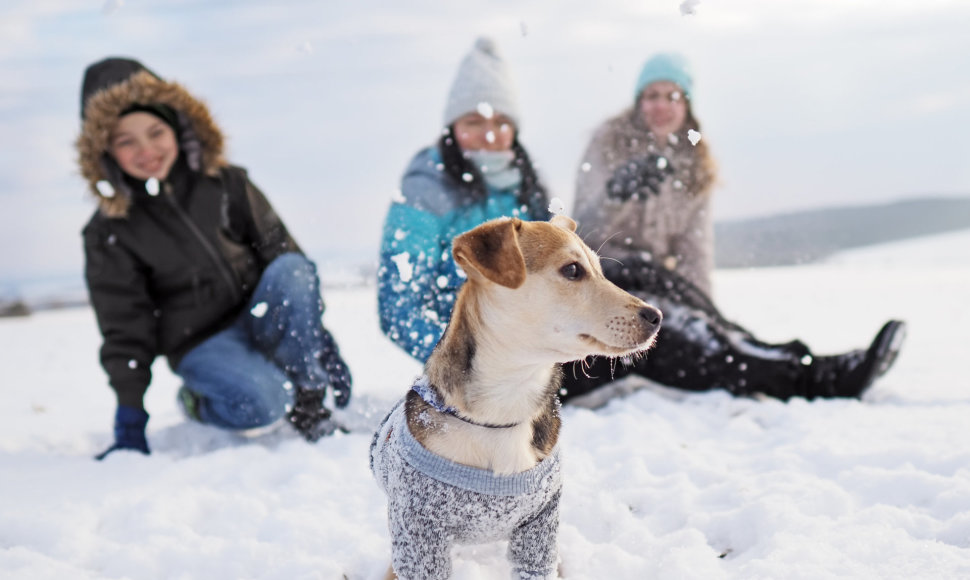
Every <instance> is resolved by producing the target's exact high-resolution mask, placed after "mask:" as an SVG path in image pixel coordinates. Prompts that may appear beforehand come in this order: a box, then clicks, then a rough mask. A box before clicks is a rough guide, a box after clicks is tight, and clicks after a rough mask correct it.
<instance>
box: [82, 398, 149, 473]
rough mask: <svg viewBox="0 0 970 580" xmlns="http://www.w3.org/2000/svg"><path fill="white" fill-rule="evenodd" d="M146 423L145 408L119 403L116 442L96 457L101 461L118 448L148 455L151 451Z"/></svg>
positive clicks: (116, 416) (116, 415)
mask: <svg viewBox="0 0 970 580" xmlns="http://www.w3.org/2000/svg"><path fill="white" fill-rule="evenodd" d="M146 425H148V413H146V412H145V410H144V409H136V408H135V407H128V406H126V405H118V411H117V412H116V413H115V442H114V444H113V445H111V447H108V448H107V449H106V450H105V451H104V452H103V453H101V454H99V455H95V457H94V458H95V459H97V460H98V461H101V460H102V459H104V458H105V457H107V456H108V454H109V453H111V452H112V451H117V450H118V449H132V450H135V451H141V452H142V453H144V454H145V455H148V454H149V453H151V451H150V450H149V449H148V440H147V439H145V426H146Z"/></svg>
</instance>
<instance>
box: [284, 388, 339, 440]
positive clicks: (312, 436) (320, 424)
mask: <svg viewBox="0 0 970 580" xmlns="http://www.w3.org/2000/svg"><path fill="white" fill-rule="evenodd" d="M326 394H327V391H326V389H303V388H298V389H297V391H296V397H295V399H294V402H293V408H292V409H290V410H289V412H287V414H286V419H287V420H288V421H289V422H290V424H291V425H293V428H294V429H296V430H297V431H298V432H299V433H300V434H301V435H303V437H304V438H305V439H306V440H307V441H309V442H311V443H313V442H314V441H317V440H318V439H320V438H321V437H326V436H327V435H331V434H333V433H334V432H335V431H337V430H338V429H339V430H341V431H344V432H346V429H343V428H342V427H341V426H340V425H338V424H337V423H336V422H335V421H334V420H333V419H332V418H331V417H330V409H327V408H326V407H324V406H323V399H324V396H325V395H326Z"/></svg>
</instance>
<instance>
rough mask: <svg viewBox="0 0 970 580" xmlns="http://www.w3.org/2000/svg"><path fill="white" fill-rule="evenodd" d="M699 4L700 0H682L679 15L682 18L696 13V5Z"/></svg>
mask: <svg viewBox="0 0 970 580" xmlns="http://www.w3.org/2000/svg"><path fill="white" fill-rule="evenodd" d="M700 3H701V0H684V1H683V2H681V3H680V14H681V15H682V16H690V15H692V14H695V13H696V10H695V9H696V8H697V5H698V4H700Z"/></svg>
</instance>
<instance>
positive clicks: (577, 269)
mask: <svg viewBox="0 0 970 580" xmlns="http://www.w3.org/2000/svg"><path fill="white" fill-rule="evenodd" d="M559 271H560V272H561V273H562V275H563V277H564V278H566V279H567V280H579V279H581V278H582V277H583V276H584V275H586V270H584V269H583V267H582V266H580V265H579V263H577V262H573V263H571V264H566V265H565V266H563V267H562V268H560V269H559Z"/></svg>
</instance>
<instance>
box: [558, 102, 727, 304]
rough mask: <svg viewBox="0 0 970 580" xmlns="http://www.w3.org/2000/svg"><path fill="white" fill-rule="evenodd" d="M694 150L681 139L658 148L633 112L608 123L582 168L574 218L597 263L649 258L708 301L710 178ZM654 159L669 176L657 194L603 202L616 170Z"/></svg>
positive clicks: (682, 136)
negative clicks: (660, 159)
mask: <svg viewBox="0 0 970 580" xmlns="http://www.w3.org/2000/svg"><path fill="white" fill-rule="evenodd" d="M693 147H694V146H693V145H691V143H690V142H689V141H688V140H687V133H686V131H684V132H682V133H681V132H679V133H676V134H673V135H671V139H670V140H669V142H668V143H657V142H656V140H655V139H654V136H653V134H652V133H650V132H649V131H648V130H647V128H646V127H645V126H644V125H643V124H642V123H641V122H640V121H639V119H638V117H637V116H636V115H635V114H634V110H633V109H628V110H627V111H624V112H623V113H621V114H620V115H618V116H616V117H614V118H612V119H609V120H608V121H606V122H605V123H604V124H603V125H602V126H600V127H599V128H598V129H597V130H596V132H595V134H594V135H593V139H592V141H591V142H590V144H589V147H588V148H587V150H586V153H585V154H584V155H583V159H582V162H581V163H580V167H579V174H578V176H577V179H576V202H575V211H574V212H573V217H574V218H575V219H576V221H577V222H579V233H580V235H581V236H582V237H583V239H584V240H586V243H587V244H589V246H590V247H592V248H593V249H595V250H597V251H598V252H599V253H600V255H601V256H605V257H609V258H614V259H617V260H619V261H620V262H623V261H624V259H625V258H627V257H629V256H634V255H635V256H641V257H644V258H648V259H650V260H652V261H653V262H655V263H657V264H660V265H663V266H665V267H667V268H668V269H672V270H675V271H676V272H677V273H678V274H680V275H681V276H683V277H684V278H686V279H687V280H689V281H691V282H693V283H694V284H695V285H697V286H698V287H699V288H701V289H702V290H704V291H705V292H706V293H708V294H710V291H711V280H710V276H711V270H712V269H713V267H714V233H713V226H712V222H711V212H710V195H709V194H708V192H707V189H708V188H709V185H710V182H711V180H712V176H710V175H708V174H707V173H706V170H705V169H704V168H703V167H701V164H700V163H699V162H698V160H697V156H696V155H695V151H694V150H693ZM651 153H655V154H658V155H661V156H663V157H665V158H666V159H667V162H668V164H669V165H670V167H671V168H672V169H673V171H672V174H671V175H669V176H667V178H666V179H665V180H664V181H663V182H662V183H661V184H660V192H659V194H654V193H652V192H647V191H644V192H643V193H642V194H640V195H637V196H636V197H635V198H633V199H630V200H627V201H617V200H614V199H611V198H610V197H609V196H607V182H608V181H609V180H610V178H612V177H613V175H614V174H615V173H616V171H617V169H618V168H620V167H621V166H623V165H624V164H627V163H629V162H630V161H631V160H635V159H638V158H645V157H646V156H647V155H649V154H651Z"/></svg>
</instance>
